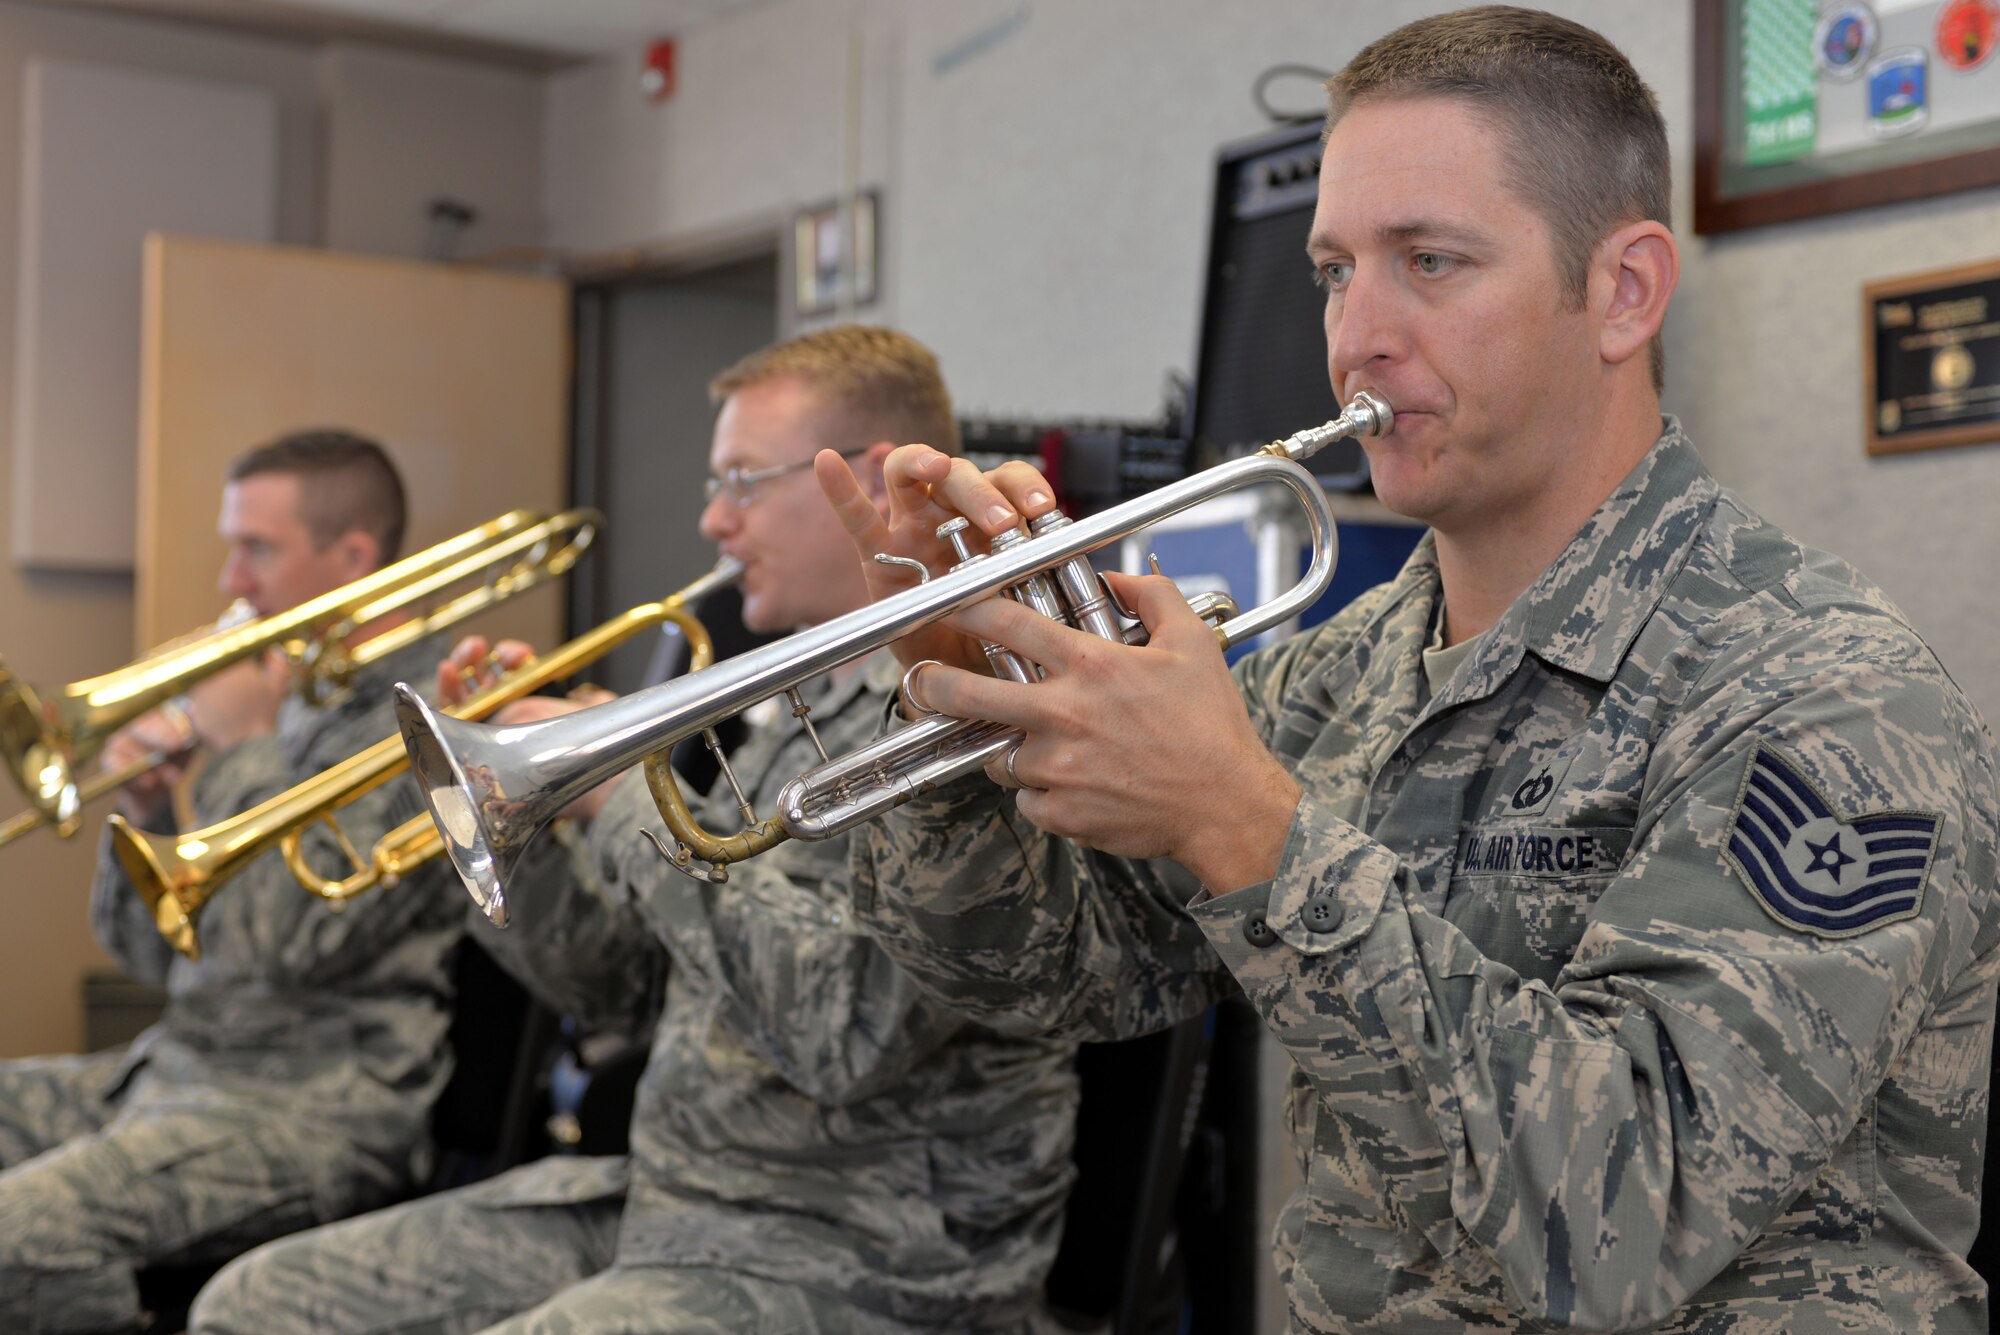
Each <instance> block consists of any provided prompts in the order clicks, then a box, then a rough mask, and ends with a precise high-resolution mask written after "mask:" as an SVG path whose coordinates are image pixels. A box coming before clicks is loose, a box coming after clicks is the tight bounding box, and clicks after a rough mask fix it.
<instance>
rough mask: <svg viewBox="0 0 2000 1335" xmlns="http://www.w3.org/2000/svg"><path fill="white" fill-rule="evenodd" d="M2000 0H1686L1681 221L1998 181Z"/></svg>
mask: <svg viewBox="0 0 2000 1335" xmlns="http://www.w3.org/2000/svg"><path fill="white" fill-rule="evenodd" d="M1996 47H2000V0H1874V3H1872V4H1870V3H1863V0H1695V203H1694V229H1695V231H1696V232H1701V233H1713V232H1727V231H1734V230H1736V229H1738V228H1744V227H1760V226H1763V225H1764V224H1766V223H1775V222H1789V221H1791V220H1793V219H1797V218H1809V217H1813V216H1816V215H1819V214H1824V213H1836V212H1839V211H1840V210H1843V209H1858V208H1866V207H1868V206H1870V205H1874V204H1890V203H1895V202H1898V201H1902V200H1910V199H1921V198H1924V197H1926V196H1929V195H1940V194H1945V193H1947V192H1949V191H1953V190H1967V189H1971V188H1974V187H1977V186H1985V185H1993V184H1996V183H2000V59H1996V57H1995V48H1996Z"/></svg>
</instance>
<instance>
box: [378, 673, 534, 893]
mask: <svg viewBox="0 0 2000 1335" xmlns="http://www.w3.org/2000/svg"><path fill="white" fill-rule="evenodd" d="M396 726H397V728H398V729H400V730H401V732H402V734H403V745H404V746H405V747H407V748H408V750H409V755H410V771H411V773H412V774H414V775H415V776H416V779H417V784H418V786H419V787H420V788H422V790H423V793H424V799H425V804H426V805H427V806H429V807H430V811H431V818H432V820H434V821H435V822H436V824H437V829H438V833H439V834H440V835H441V836H443V838H444V851H445V853H446V855H447V856H449V857H450V858H451V862H452V865H453V866H454V867H457V868H458V874H459V877H460V878H461V879H462V880H464V882H465V888H466V889H467V890H468V891H469V892H470V893H471V895H472V898H473V900H474V902H476V903H477V904H478V905H479V911H480V912H481V913H484V914H485V915H486V917H487V918H488V920H490V921H491V922H492V923H493V924H494V926H496V927H505V926H506V925H507V896H506V893H505V891H504V890H503V889H502V886H503V884H504V882H505V881H506V879H507V878H508V877H509V876H511V875H512V874H513V871H514V864H515V862H517V861H519V859H520V850H521V848H522V847H523V846H524V845H525V844H526V843H527V841H528V840H529V839H531V838H533V837H534V835H535V832H536V831H537V830H539V829H541V827H542V825H543V824H544V823H545V822H546V820H547V818H546V817H544V818H543V820H540V821H536V822H535V824H534V826H533V828H531V829H528V830H525V831H520V832H517V831H516V830H514V829H513V828H511V827H510V826H509V825H507V824H506V823H504V822H502V823H499V824H497V825H493V826H489V824H488V823H487V822H486V821H485V820H484V819H482V815H481V813H482V812H484V811H489V810H495V809H499V808H501V807H502V806H503V805H504V804H505V802H506V797H505V794H506V789H507V787H508V785H507V784H505V783H504V782H502V781H501V780H500V777H499V775H498V774H497V773H496V766H495V765H494V763H493V761H492V760H490V759H481V758H479V757H480V755H481V754H482V753H483V752H485V751H490V750H491V748H489V747H486V746H484V744H483V742H482V741H481V736H482V734H483V733H485V732H486V731H488V729H484V728H476V727H474V726H472V725H470V724H464V723H460V722H459V721H458V720H457V719H455V718H452V717H451V716H450V715H449V714H445V713H443V712H442V711H439V710H436V709H433V708H431V706H430V704H429V702H428V701H426V700H425V699H424V698H423V697H422V696H421V695H418V694H417V693H416V692H415V691H413V690H411V689H410V688H409V687H408V686H407V685H404V684H403V683H401V682H398V683H397V684H396ZM514 787H515V790H516V791H520V790H521V785H519V784H516V785H514ZM475 794H476V796H475Z"/></svg>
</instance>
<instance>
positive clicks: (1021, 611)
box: [944, 597, 1106, 672]
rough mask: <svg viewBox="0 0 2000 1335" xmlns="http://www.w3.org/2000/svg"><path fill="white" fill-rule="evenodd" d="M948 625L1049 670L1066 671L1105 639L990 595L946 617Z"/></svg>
mask: <svg viewBox="0 0 2000 1335" xmlns="http://www.w3.org/2000/svg"><path fill="white" fill-rule="evenodd" d="M944 624H945V625H947V626H950V627H951V628H952V629H953V630H957V631H962V632H964V633H965V634H967V635H973V636H977V637H978V638H979V639H982V640H991V641H992V642H993V643H995V644H998V645H1001V646H1003V647H1005V648H1008V649H1012V650H1013V651H1014V652H1015V653H1017V654H1019V655H1021V656H1022V657H1023V658H1026V659H1028V660H1030V661H1031V662H1035V663H1039V664H1041V665H1042V667H1044V668H1045V669H1047V670H1048V671H1050V672H1066V671H1068V670H1069V669H1070V668H1071V667H1073V666H1074V665H1075V662H1076V660H1077V657H1078V656H1079V655H1082V654H1088V653H1093V652H1096V651H1098V650H1100V649H1102V648H1103V647H1104V646H1105V644H1106V641H1105V640H1103V639H1101V638H1099V637H1098V636H1096V635H1092V634H1091V633H1090V632H1089V631H1085V630H1078V629H1076V628H1075V627H1074V626H1071V625H1069V624H1067V623H1065V622H1061V621H1054V620H1051V619H1050V618H1048V617H1045V616H1043V615H1042V614H1041V613H1040V612H1037V611H1034V610H1033V609H1031V608H1027V607H1023V606H1022V605H1021V604H1020V603H1017V602H1015V601H1014V600H1013V599H1011V598H1000V597H994V598H987V599H984V600H982V601H980V602H977V603H974V604H973V605H972V606H970V607H968V608H965V609H964V610H962V611H959V612H955V613H953V614H952V615H951V616H949V617H947V618H945V622H944Z"/></svg>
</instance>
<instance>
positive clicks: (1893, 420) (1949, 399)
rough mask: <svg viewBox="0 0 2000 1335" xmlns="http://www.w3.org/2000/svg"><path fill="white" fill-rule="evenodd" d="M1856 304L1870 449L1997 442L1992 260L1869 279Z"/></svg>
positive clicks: (1999, 338)
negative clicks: (1871, 281) (1866, 395)
mask: <svg viewBox="0 0 2000 1335" xmlns="http://www.w3.org/2000/svg"><path fill="white" fill-rule="evenodd" d="M1995 74H1996V75H2000V69H1996V70H1995ZM1861 308H1862V310H1861V319H1862V347H1863V348H1864V349H1865V352H1864V354H1863V358H1864V362H1865V366H1864V371H1865V374H1866V380H1867V386H1868V397H1867V399H1866V405H1867V414H1868V422H1867V432H1868V452H1869V453H1870V454H1900V453H1902V452H1904V451H1906V450H1927V449H1933V448H1936V447H1938V446H1941V445H1974V444H1978V443H1980V442H1982V441H1989V440H2000V260H1990V261H1988V262H1986V263H1984V264H1974V265H1967V266H1964V267H1962V268H1957V269H1941V270H1937V271H1934V272H1932V273H1920V274H1911V275H1909V276H1907V277H1904V278H1893V279H1889V280H1887V281H1885V282H1880V283H1870V284H1869V285H1868V286H1867V287H1865V288H1863V289H1862V300H1861Z"/></svg>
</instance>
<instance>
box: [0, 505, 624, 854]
mask: <svg viewBox="0 0 2000 1335" xmlns="http://www.w3.org/2000/svg"><path fill="white" fill-rule="evenodd" d="M600 520H601V516H599V515H598V514H597V512H596V511H594V510H570V511H566V512H564V513H562V514H559V515H555V516H553V517H545V516H543V515H541V514H538V513H536V512H535V511H531V510H514V511H510V512H508V513H507V514H504V515H501V516H500V517H499V518H497V519H491V520H488V521H487V522H486V523H484V524H481V525H479V526H478V527H477V528H472V529H468V530H466V531H465V532H464V533H461V534H459V535H458V536H457V537H455V538H448V539H446V540H445V541H443V542H440V543H438V544H436V545H435V546H432V547H427V548H425V549H424V550H423V551H421V552H418V553H417V554H416V555H414V556H409V557H406V558H404V559H403V560H401V561H398V562H396V563H395V564H394V565H391V566H387V567H385V568H383V569H381V570H378V571H376V572H375V573H374V574H372V575H367V576H364V577H363V578H361V579H358V580H355V581H354V582H353V583H351V584H345V585H342V586H341V587H340V588H338V589H335V590H333V591H332V592H330V593H326V594H322V595H321V596H319V597H318V598H314V599H311V600H310V601H308V602H304V603H301V604H299V605H298V606H297V607H294V608H292V609H291V610H290V611H288V612H281V613H277V614H274V615H272V616H268V617H261V618H256V619H253V620H250V621H247V622H245V623H243V624H241V625H229V626H218V628H216V629H214V630H211V631H209V632H208V633H206V634H197V635H196V636H194V637H193V638H191V639H189V640H187V641H185V642H176V643H172V644H169V645H167V646H165V647H163V648H161V649H158V650H155V651H154V652H152V653H150V654H147V655H146V656H145V657H143V658H140V659H139V660H138V661H136V662H134V663H130V664H128V665H126V666H125V667H122V668H118V669H117V670H115V671H112V672H107V673H104V674H103V675H101V676H96V677H88V678H85V679H84V680H82V681H77V682H71V683H70V684H68V685H66V686H60V687H56V688H53V689H42V688H37V687H34V686H31V685H29V684H28V683H27V682H25V681H23V680H22V679H21V678H19V677H17V676H15V675H14V674H13V673H11V672H9V671H8V670H7V667H6V664H5V663H4V662H0V760H4V761H5V763H6V766H7V769H8V770H9V771H10V772H11V773H12V775H13V778H14V781H15V783H16V784H18V785H19V786H20V789H21V791H22V792H23V793H24V794H26V795H27V798H28V801H29V804H30V806H29V810H28V811H27V812H25V813H23V814H22V815H21V816H19V817H17V818H15V819H14V820H13V821H10V822H8V824H7V825H6V826H5V827H0V844H5V843H7V842H10V841H11V840H12V839H14V838H18V837H19V835H20V834H23V833H26V832H27V831H28V830H30V829H34V828H36V827H38V826H40V825H43V824H47V825H52V826H54V828H55V831H56V833H57V834H58V835H60V836H61V837H63V838H68V837H69V836H70V835H73V834H75V833H76V831H77V828H78V826H79V825H80V824H81V823H82V808H83V803H84V802H85V801H86V800H88V798H90V797H95V796H97V795H98V794H99V793H102V792H106V791H108V790H109V789H110V788H112V787H115V786H116V785H117V784H118V783H123V782H126V781H128V780H130V779H131V778H133V777H135V776H136V774H138V773H142V772H143V770H142V769H135V770H131V771H129V772H125V771H121V772H119V773H118V774H116V775H106V776H102V777H100V778H98V779H96V780H95V781H92V782H89V783H87V784H79V783H78V782H77V780H76V778H75V774H76V771H77V770H78V769H79V768H81V767H82V765H83V764H84V763H85V762H87V761H88V760H89V759H90V758H91V757H93V756H95V755H96V754H97V752H98V751H99V750H100V749H101V748H102V747H103V745H104V743H105V741H106V740H107V739H108V738H109V737H110V735H111V734H112V733H113V732H116V731H117V730H118V729H119V728H121V727H123V726H124V725H125V724H127V723H130V722H131V721H132V720H133V719H135V718H137V717H139V715H141V714H143V713H145V712H146V711H147V710H149V709H152V708H154V707H155V706H156V705H159V704H160V703H161V702H163V701H165V700H167V699H169V698H170V697H173V696H175V695H179V694H181V693H183V692H185V691H186V690H187V689H188V687H189V686H191V685H193V684H194V683H195V682H197V681H200V680H201V679H202V678H204V677H207V676H209V675H210V674H212V673H214V672H217V671H220V670H221V669H222V668H225V667H228V666H229V665H230V664H232V663H235V662H239V661H241V660H243V659H245V658H249V657H251V656H252V655H255V654H259V653H262V652H264V651H265V650H267V649H272V648H279V649H281V650H282V651H283V652H284V653H285V654H286V656H287V657H289V658H290V659H291V660H292V661H293V663H294V664H296V665H297V667H298V669H299V672H300V680H301V683H302V684H301V689H302V690H303V691H304V693H305V695H306V697H307V699H309V700H312V701H313V702H314V703H322V702H324V701H325V700H327V699H330V698H332V697H333V696H334V695H336V694H337V693H338V692H339V691H341V690H343V689H345V687H346V684H347V683H348V682H349V681H351V680H352V679H353V677H354V675H355V674H356V673H357V672H359V671H361V670H362V669H363V668H365V667H367V666H368V665H369V664H371V663H374V662H377V661H379V660H380V659H382V658H384V657H386V656H388V655H390V654H393V653H395V652H397V651H398V650H400V649H403V648H404V647H406V646H408V645H410V644H413V643H415V642H416V641H417V640H419V639H421V638H422V637H424V636H426V635H429V634H431V633H432V632H434V631H436V630H438V629H439V628H441V627H444V626H448V625H451V624H453V623H455V622H458V621H462V620H464V619H465V618H467V617H469V616H472V615H474V614H476V613H478V612H481V611H484V610H485V609H486V608H488V607H490V606H492V605H493V604H495V603H498V602H501V601H503V600H505V599H507V598H509V597H512V596H513V595H514V594H516V593H520V592H522V591H523V590H525V589H529V588H532V587H534V586H535V585H536V584H539V583H541V582H542V581H543V580H546V579H551V578H554V577H555V576H557V575H560V574H562V573H563V572H564V571H566V570H568V569H569V568H570V567H571V566H573V565H575V564H576V562H577V560H578V559H579V558H580V557H581V556H582V555H583V553H584V551H585V550H586V549H587V548H588V547H589V546H590V543H591V541H592V539H593V538H594V537H595V536H596V532H597V525H598V523H599V522H600ZM495 567H500V569H499V570H498V573H497V574H494V573H490V572H492V571H493V569H494V568H495ZM480 576H484V577H486V578H487V582H486V583H485V585H484V586H483V587H479V588H474V589H472V590H470V591H469V592H466V593H463V594H460V595H459V596H457V597H455V598H453V599H452V600H451V601H449V602H447V603H446V604H445V605H443V606H442V607H439V608H437V609H436V610H434V611H432V612H430V613H429V614H427V615H422V616H418V617H417V618H415V619H414V620H412V621H409V622H405V623H404V624H402V625H400V626H396V627H392V628H391V629H389V630H387V631H385V632H383V633H382V634H379V635H376V636H373V637H371V638H370V639H368V640H367V641H366V642H364V643H362V644H360V645H357V646H355V647H353V648H351V649H350V648H348V647H347V645H346V644H345V640H346V638H347V637H348V636H349V635H350V634H352V633H353V632H354V630H355V629H356V628H358V627H360V626H363V625H366V624H367V623H368V622H370V621H373V620H375V619H376V618H378V617H383V616H387V615H389V614H390V613H392V612H400V611H403V610H405V609H407V608H409V607H411V606H413V605H416V604H419V603H421V602H422V601H423V600H425V599H428V598H430V597H432V596H434V595H436V594H438V593H440V592H442V591H443V590H445V589H447V588H449V587H451V586H452V585H454V584H457V583H460V582H462V581H464V580H467V579H471V578H474V577H480ZM162 759H163V760H164V759H165V757H162ZM147 768H150V766H148V767H147Z"/></svg>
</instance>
